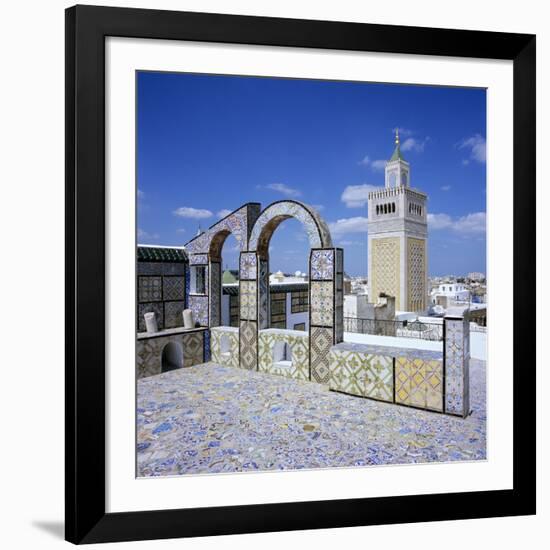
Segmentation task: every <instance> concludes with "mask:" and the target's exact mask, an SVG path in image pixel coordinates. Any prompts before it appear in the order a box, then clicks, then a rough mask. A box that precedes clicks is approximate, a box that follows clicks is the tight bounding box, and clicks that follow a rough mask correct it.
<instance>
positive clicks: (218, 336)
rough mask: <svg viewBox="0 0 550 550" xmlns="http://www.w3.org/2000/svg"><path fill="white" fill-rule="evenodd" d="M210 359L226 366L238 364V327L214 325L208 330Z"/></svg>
mask: <svg viewBox="0 0 550 550" xmlns="http://www.w3.org/2000/svg"><path fill="white" fill-rule="evenodd" d="M210 332H211V341H212V361H214V363H218V364H219V365H225V366H228V367H235V368H237V367H238V366H239V329H238V328H237V327H214V328H212V329H211V330H210Z"/></svg>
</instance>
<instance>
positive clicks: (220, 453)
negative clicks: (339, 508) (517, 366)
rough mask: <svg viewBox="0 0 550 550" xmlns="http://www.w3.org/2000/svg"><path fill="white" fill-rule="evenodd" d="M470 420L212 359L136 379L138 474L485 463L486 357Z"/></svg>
mask: <svg viewBox="0 0 550 550" xmlns="http://www.w3.org/2000/svg"><path fill="white" fill-rule="evenodd" d="M470 377H471V405H472V410H473V413H472V414H471V415H470V416H469V417H468V418H467V419H465V420H464V419H461V418H454V417H451V416H447V415H443V414H438V413H430V412H425V411H420V410H416V409H411V408H407V407H402V406H399V405H393V404H386V403H381V402H377V401H372V400H369V399H364V398H358V397H352V396H348V395H343V394H339V393H335V392H329V391H327V390H325V389H323V387H321V386H318V385H316V384H312V383H309V382H299V381H295V380H289V379H285V378H282V377H278V376H273V375H269V374H263V373H258V372H255V371H246V370H243V369H235V368H231V367H222V366H219V365H216V364H213V363H208V364H206V365H198V366H195V367H190V368H185V369H179V370H176V371H171V372H167V373H165V374H161V375H157V376H151V377H148V378H144V379H142V380H139V381H138V445H137V447H138V449H137V450H138V454H137V457H138V458H137V461H138V476H163V475H179V474H199V473H216V472H235V471H245V470H274V469H280V470H286V469H299V468H318V467H320V468H323V467H346V466H368V465H374V464H403V463H418V462H441V461H444V462H447V461H453V460H480V459H485V457H486V445H485V421H486V418H485V362H481V361H472V365H471V368H470Z"/></svg>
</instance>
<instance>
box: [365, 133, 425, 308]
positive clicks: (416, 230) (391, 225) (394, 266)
mask: <svg viewBox="0 0 550 550" xmlns="http://www.w3.org/2000/svg"><path fill="white" fill-rule="evenodd" d="M427 199H428V196H427V195H426V194H425V193H422V192H421V191H418V190H417V189H413V188H411V185H410V166H409V163H408V162H407V161H406V160H405V159H404V158H403V155H402V153H401V149H400V143H399V134H398V133H396V136H395V150H394V152H393V155H392V156H391V158H390V160H389V161H388V162H387V163H386V171H385V188H384V189H382V190H380V191H372V192H370V193H369V199H368V220H369V221H368V239H369V262H368V271H369V272H368V283H369V291H368V294H369V299H370V301H371V302H376V301H377V299H378V297H379V296H380V294H381V293H385V294H387V295H389V296H394V297H395V301H396V307H397V309H399V310H403V311H423V310H425V309H426V307H427V303H426V302H427V296H428V290H427V288H428V270H427V267H428V258H427V240H428V223H427V208H426V202H427Z"/></svg>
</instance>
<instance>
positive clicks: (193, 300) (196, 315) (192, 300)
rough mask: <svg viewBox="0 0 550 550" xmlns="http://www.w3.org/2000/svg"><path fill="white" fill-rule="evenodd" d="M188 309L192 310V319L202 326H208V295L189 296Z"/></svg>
mask: <svg viewBox="0 0 550 550" xmlns="http://www.w3.org/2000/svg"><path fill="white" fill-rule="evenodd" d="M189 309H190V310H191V311H192V312H193V320H194V321H195V323H199V324H200V325H201V326H202V327H207V326H208V296H195V295H193V294H191V295H190V296H189Z"/></svg>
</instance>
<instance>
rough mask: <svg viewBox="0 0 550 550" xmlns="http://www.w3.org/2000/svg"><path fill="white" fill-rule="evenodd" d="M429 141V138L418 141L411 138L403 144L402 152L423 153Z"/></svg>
mask: <svg viewBox="0 0 550 550" xmlns="http://www.w3.org/2000/svg"><path fill="white" fill-rule="evenodd" d="M428 141H430V138H429V137H425V138H424V139H416V138H413V137H410V138H407V139H406V140H405V141H404V142H403V143H402V144H401V150H403V151H416V152H417V153H422V152H423V151H424V148H425V147H426V143H428Z"/></svg>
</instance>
